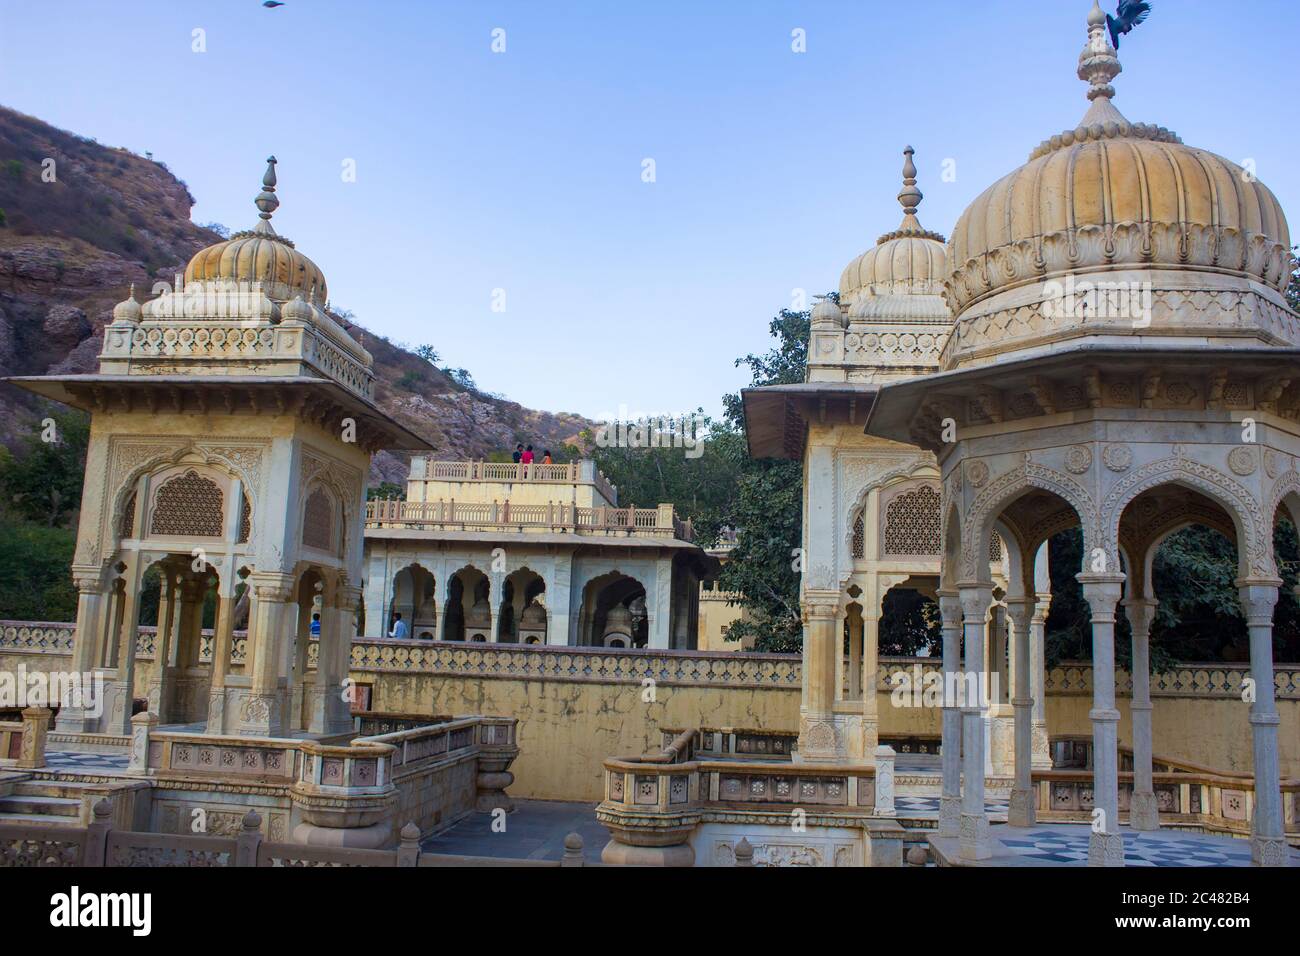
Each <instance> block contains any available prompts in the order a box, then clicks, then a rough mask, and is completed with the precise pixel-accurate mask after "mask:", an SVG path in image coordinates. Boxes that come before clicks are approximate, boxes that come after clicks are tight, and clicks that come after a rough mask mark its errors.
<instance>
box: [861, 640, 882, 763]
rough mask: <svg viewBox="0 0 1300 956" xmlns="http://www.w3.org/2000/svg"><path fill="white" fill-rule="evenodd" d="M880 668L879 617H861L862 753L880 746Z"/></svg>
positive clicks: (872, 751) (866, 754)
mask: <svg viewBox="0 0 1300 956" xmlns="http://www.w3.org/2000/svg"><path fill="white" fill-rule="evenodd" d="M879 670H880V618H879V617H866V618H863V619H862V674H861V684H862V687H861V698H862V753H863V754H864V755H865V756H870V755H872V754H874V753H875V752H876V749H877V748H878V747H879V746H880V701H879V698H878V697H877V695H876V684H877V682H878V680H879V678H878V676H877V672H878V671H879Z"/></svg>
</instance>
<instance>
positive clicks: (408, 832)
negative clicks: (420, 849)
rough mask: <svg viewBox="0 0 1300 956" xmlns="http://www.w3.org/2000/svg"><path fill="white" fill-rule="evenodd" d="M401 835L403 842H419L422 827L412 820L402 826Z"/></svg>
mask: <svg viewBox="0 0 1300 956" xmlns="http://www.w3.org/2000/svg"><path fill="white" fill-rule="evenodd" d="M401 837H402V842H403V843H413V844H418V843H419V842H420V828H419V827H417V826H416V825H415V822H414V821H412V822H410V823H408V824H407V825H406V826H404V827H402V832H401Z"/></svg>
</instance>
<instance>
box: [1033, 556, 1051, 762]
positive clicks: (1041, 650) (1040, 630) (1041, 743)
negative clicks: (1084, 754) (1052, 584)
mask: <svg viewBox="0 0 1300 956" xmlns="http://www.w3.org/2000/svg"><path fill="white" fill-rule="evenodd" d="M1039 556H1040V557H1041V558H1043V559H1046V556H1047V545H1043V548H1042V550H1041V551H1039ZM1036 597H1037V601H1036V602H1035V603H1034V616H1033V617H1032V618H1030V621H1029V656H1030V658H1031V661H1030V672H1029V696H1030V697H1032V698H1033V699H1034V707H1033V715H1034V716H1033V738H1032V744H1031V753H1032V755H1033V765H1034V769H1035V770H1051V769H1052V745H1051V737H1050V735H1049V734H1048V731H1047V612H1048V609H1049V608H1051V606H1052V592H1051V591H1050V590H1047V589H1042V590H1039V592H1038V594H1037V595H1036Z"/></svg>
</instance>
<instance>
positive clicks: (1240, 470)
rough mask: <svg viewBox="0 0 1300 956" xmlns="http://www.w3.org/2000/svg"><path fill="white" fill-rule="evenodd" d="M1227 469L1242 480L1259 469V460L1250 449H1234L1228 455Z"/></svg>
mask: <svg viewBox="0 0 1300 956" xmlns="http://www.w3.org/2000/svg"><path fill="white" fill-rule="evenodd" d="M1228 467H1229V468H1231V469H1232V470H1233V471H1234V472H1235V473H1236V474H1238V475H1241V476H1242V477H1243V478H1244V477H1245V476H1246V475H1253V474H1254V473H1255V469H1256V468H1258V467H1259V458H1258V457H1257V456H1256V454H1255V451H1254V449H1252V448H1234V449H1233V450H1232V451H1231V452H1229V453H1228Z"/></svg>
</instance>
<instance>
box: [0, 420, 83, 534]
mask: <svg viewBox="0 0 1300 956" xmlns="http://www.w3.org/2000/svg"><path fill="white" fill-rule="evenodd" d="M89 440H90V419H89V418H88V417H87V416H86V415H84V414H83V413H81V412H77V411H71V410H66V411H57V412H51V413H50V414H49V415H48V416H47V417H46V418H45V419H44V420H43V422H37V423H36V424H35V425H34V426H33V428H32V431H31V433H29V434H27V435H25V436H23V438H22V441H21V444H20V447H19V450H18V453H17V454H11V453H10V452H9V451H7V450H6V449H3V448H0V489H3V493H4V501H5V504H6V505H7V506H8V507H9V508H10V509H11V510H12V511H13V512H14V513H16V514H17V515H19V516H21V517H23V518H26V519H27V520H29V521H38V522H41V523H42V524H44V525H46V526H47V527H51V528H53V527H56V526H58V525H60V524H62V523H63V522H64V521H65V520H66V519H68V518H69V517H70V516H71V515H72V514H73V513H74V512H75V511H76V510H77V509H78V508H79V507H80V506H81V486H82V482H83V480H84V478H85V469H86V445H87V444H88V442H89Z"/></svg>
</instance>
